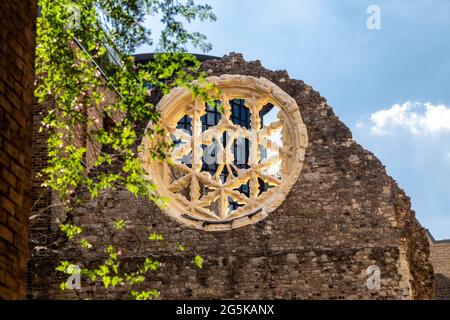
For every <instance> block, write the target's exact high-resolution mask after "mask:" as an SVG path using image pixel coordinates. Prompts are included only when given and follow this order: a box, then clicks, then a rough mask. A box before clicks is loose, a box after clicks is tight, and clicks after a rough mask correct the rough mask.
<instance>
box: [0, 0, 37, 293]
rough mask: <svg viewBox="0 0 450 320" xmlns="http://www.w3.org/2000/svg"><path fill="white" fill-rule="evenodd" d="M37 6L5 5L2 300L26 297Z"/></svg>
mask: <svg viewBox="0 0 450 320" xmlns="http://www.w3.org/2000/svg"><path fill="white" fill-rule="evenodd" d="M35 16H36V1H35V0H6V1H5V0H2V1H0V299H22V298H25V295H26V268H27V262H28V257H29V253H28V211H29V208H30V183H31V172H30V168H31V132H32V127H31V126H32V125H31V123H32V105H33V81H34V47H35V19H34V17H35Z"/></svg>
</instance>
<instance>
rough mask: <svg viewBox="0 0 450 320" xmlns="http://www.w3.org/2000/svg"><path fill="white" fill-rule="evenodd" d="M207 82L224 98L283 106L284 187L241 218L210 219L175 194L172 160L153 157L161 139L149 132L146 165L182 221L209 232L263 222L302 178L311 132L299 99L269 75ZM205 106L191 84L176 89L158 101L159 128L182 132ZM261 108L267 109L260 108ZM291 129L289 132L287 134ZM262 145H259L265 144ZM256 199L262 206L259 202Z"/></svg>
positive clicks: (264, 197)
mask: <svg viewBox="0 0 450 320" xmlns="http://www.w3.org/2000/svg"><path fill="white" fill-rule="evenodd" d="M206 80H207V81H208V82H210V83H213V84H214V85H215V86H216V87H217V88H218V89H219V90H220V92H221V99H222V101H229V100H231V99H235V98H245V99H248V97H252V99H253V104H254V105H261V106H262V105H266V104H267V103H271V104H273V105H274V106H276V107H277V108H279V110H280V114H281V117H280V119H282V120H280V121H282V126H283V132H284V133H283V145H284V142H287V143H286V145H287V146H288V149H289V150H284V151H283V156H284V157H285V158H283V160H282V167H283V166H286V167H284V168H282V170H284V172H285V174H286V173H287V176H282V178H281V180H280V181H281V184H280V185H278V186H276V187H275V188H273V189H270V190H269V192H265V193H264V194H262V195H261V196H259V195H258V196H257V198H255V199H253V200H257V201H253V202H252V203H251V204H248V203H247V204H245V205H244V206H243V207H244V208H247V209H246V210H241V211H243V212H242V213H241V214H239V215H238V216H237V217H235V218H230V219H223V220H217V221H216V220H210V219H204V218H202V217H199V216H198V215H195V214H192V213H191V212H189V210H190V209H191V210H194V209H193V207H192V206H191V205H189V204H187V202H190V201H189V200H187V202H186V199H182V196H181V195H180V194H177V193H172V192H171V191H170V190H168V185H170V181H169V180H170V178H169V177H168V173H167V172H168V170H170V169H169V166H170V164H168V162H167V161H165V162H162V161H154V160H150V159H149V157H148V154H149V153H148V152H146V150H148V148H152V147H154V145H155V141H152V140H151V139H150V138H149V137H148V136H147V135H144V138H143V140H142V146H143V148H142V153H141V161H142V164H143V167H144V169H145V170H146V172H147V174H148V178H149V179H151V180H152V181H153V182H154V183H155V184H156V186H157V187H158V194H159V195H160V196H162V197H165V198H170V199H171V201H170V202H169V204H168V205H167V206H165V207H164V208H163V211H164V212H165V213H166V214H168V215H169V216H170V217H172V218H174V219H175V220H177V221H178V222H180V223H182V224H184V225H187V226H189V227H193V228H196V229H200V230H205V231H224V230H231V229H235V228H240V227H244V226H247V225H250V224H254V223H257V222H259V221H261V220H262V219H264V218H266V217H267V216H268V215H269V214H270V213H271V212H273V211H274V210H276V209H277V208H278V207H279V206H280V205H281V204H282V203H283V201H284V200H285V198H286V196H287V195H288V194H289V192H290V191H291V189H292V187H293V186H294V184H295V183H296V182H297V180H298V178H299V176H300V173H301V170H302V167H303V162H304V158H305V153H306V149H307V146H308V134H307V130H306V126H305V125H304V123H303V120H302V117H301V114H300V110H299V107H298V105H297V102H296V101H295V100H294V99H293V98H292V97H290V96H289V95H288V94H287V93H286V92H284V91H283V90H282V89H281V88H280V87H278V86H277V85H276V84H274V83H273V82H271V81H269V80H267V79H266V78H263V77H260V78H256V77H252V76H245V75H228V74H225V75H222V76H220V77H208V78H207V79H206ZM255 101H256V102H255ZM202 107H203V108H204V103H203V102H202V101H201V100H200V98H197V100H193V98H192V94H191V92H190V91H189V90H188V89H187V88H182V87H178V88H175V89H173V90H172V91H171V92H170V93H169V94H167V95H165V96H164V97H163V98H162V99H161V100H160V101H159V103H158V105H157V110H158V112H159V113H160V116H161V117H160V121H159V126H160V127H162V128H163V129H165V130H166V132H168V135H167V136H169V137H170V136H171V134H172V133H173V132H174V131H175V130H176V125H177V122H178V121H179V119H181V118H182V117H183V116H184V115H190V114H192V113H193V112H196V111H195V110H196V108H202ZM260 109H261V107H260V108H259V109H255V110H260ZM193 125H194V124H193ZM147 128H150V129H151V128H153V124H152V123H151V122H150V123H149V124H148V125H147ZM285 132H287V133H288V134H287V135H286V134H285ZM286 137H287V138H286ZM258 139H259V138H258ZM258 141H259V140H258ZM257 145H259V142H258V144H257ZM168 178H169V179H168ZM256 202H257V203H258V205H256V204H255V203H256ZM186 207H188V208H186Z"/></svg>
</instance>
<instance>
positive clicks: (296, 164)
mask: <svg viewBox="0 0 450 320" xmlns="http://www.w3.org/2000/svg"><path fill="white" fill-rule="evenodd" d="M208 81H210V82H213V83H214V84H216V86H217V87H218V88H219V90H220V92H221V98H220V101H219V104H220V108H221V111H222V112H221V115H220V116H219V117H216V119H217V118H220V119H219V120H218V121H217V122H215V123H213V125H211V126H207V125H204V124H205V117H206V116H207V113H208V112H207V110H208V108H210V107H209V106H208V105H207V106H206V107H205V104H204V103H203V102H202V101H201V100H200V99H196V100H194V101H193V99H192V96H191V94H190V92H189V91H188V90H187V89H183V88H176V89H174V90H173V91H172V92H171V93H170V94H169V95H167V96H165V97H164V98H163V99H162V100H161V101H160V103H159V104H158V108H159V110H160V112H161V119H162V125H163V127H164V129H165V130H166V131H167V132H168V134H169V135H170V137H171V139H172V140H173V141H175V142H176V145H175V148H174V149H173V151H172V154H171V158H172V160H173V161H172V163H170V164H169V163H166V162H151V161H149V159H148V158H147V157H146V156H145V155H146V153H145V146H149V145H151V141H150V140H149V139H148V138H144V141H143V145H144V153H143V161H144V165H145V166H146V169H147V171H148V173H149V176H150V178H151V179H153V180H154V181H155V183H156V184H157V185H158V187H159V189H158V191H159V193H160V194H161V195H162V196H166V197H169V198H171V199H172V201H171V203H170V204H169V206H168V208H167V209H166V212H167V213H168V214H169V215H171V216H173V217H175V218H176V219H178V220H180V221H182V222H183V223H185V224H188V225H190V226H194V227H196V228H199V229H204V230H229V229H232V228H237V227H241V226H245V225H247V224H251V223H255V222H257V221H260V220H261V219H263V218H265V217H266V216H267V215H268V214H269V213H270V212H271V211H273V210H274V209H276V208H277V207H278V206H279V205H280V204H281V203H282V202H283V201H284V198H285V196H286V195H287V194H288V192H289V191H290V189H291V187H292V186H293V184H294V183H295V182H296V181H297V179H298V176H299V174H300V171H301V168H302V165H303V159H304V155H305V151H306V147H307V133H306V128H305V126H304V124H303V121H302V119H301V116H300V112H299V109H298V106H297V104H296V102H295V100H294V99H292V98H291V97H289V96H288V95H287V94H286V93H285V92H284V91H282V90H281V89H280V88H279V87H277V86H276V85H275V84H273V83H272V82H270V81H268V80H267V79H264V78H259V79H258V78H254V77H250V76H241V75H223V76H221V77H210V78H208ZM235 99H241V101H244V102H245V106H244V107H245V108H248V112H249V123H248V126H247V127H246V126H241V125H239V124H236V123H234V121H233V119H234V118H233V116H234V113H235V110H236V109H234V108H235V106H234V105H233V108H232V106H231V105H232V104H233V103H234V101H235ZM268 110H269V111H272V112H271V113H272V119H268V120H271V121H270V123H264V122H265V121H263V119H264V114H267V113H268ZM274 110H278V113H277V114H276V116H275V115H274V114H275V113H274V112H273V111H274ZM182 119H183V123H184V126H181V127H180V121H181V120H182ZM239 141H241V142H240V143H239ZM242 141H244V142H242ZM211 147H212V148H211ZM211 150H212V151H213V153H214V157H211V155H210V154H208V152H210V151H211ZM210 158H213V159H214V160H215V165H214V166H213V168H214V170H210V169H208V168H210V167H208V166H205V163H206V165H208V163H207V162H208V159H210ZM243 159H245V162H244V163H242V160H243ZM238 160H240V162H241V163H239V161H238Z"/></svg>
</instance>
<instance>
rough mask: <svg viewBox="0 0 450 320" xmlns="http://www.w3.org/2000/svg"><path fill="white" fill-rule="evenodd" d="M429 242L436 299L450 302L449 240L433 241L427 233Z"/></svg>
mask: <svg viewBox="0 0 450 320" xmlns="http://www.w3.org/2000/svg"><path fill="white" fill-rule="evenodd" d="M427 234H428V239H429V241H430V261H431V263H432V264H433V267H434V277H435V279H434V283H435V286H436V299H440V300H450V240H438V241H437V240H435V239H434V238H433V236H432V235H431V234H430V233H429V232H427Z"/></svg>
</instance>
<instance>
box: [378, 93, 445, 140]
mask: <svg viewBox="0 0 450 320" xmlns="http://www.w3.org/2000/svg"><path fill="white" fill-rule="evenodd" d="M370 120H371V122H372V127H371V132H372V133H374V134H387V133H390V132H392V131H393V130H394V129H397V128H400V129H406V130H408V131H410V132H411V133H412V134H414V135H418V134H424V133H438V132H450V107H447V106H445V105H443V104H438V105H433V104H432V103H429V102H427V103H413V102H411V101H407V102H405V103H404V104H402V105H400V104H394V105H393V106H392V107H390V108H389V109H383V110H380V111H377V112H375V113H373V114H372V115H371V116H370Z"/></svg>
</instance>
